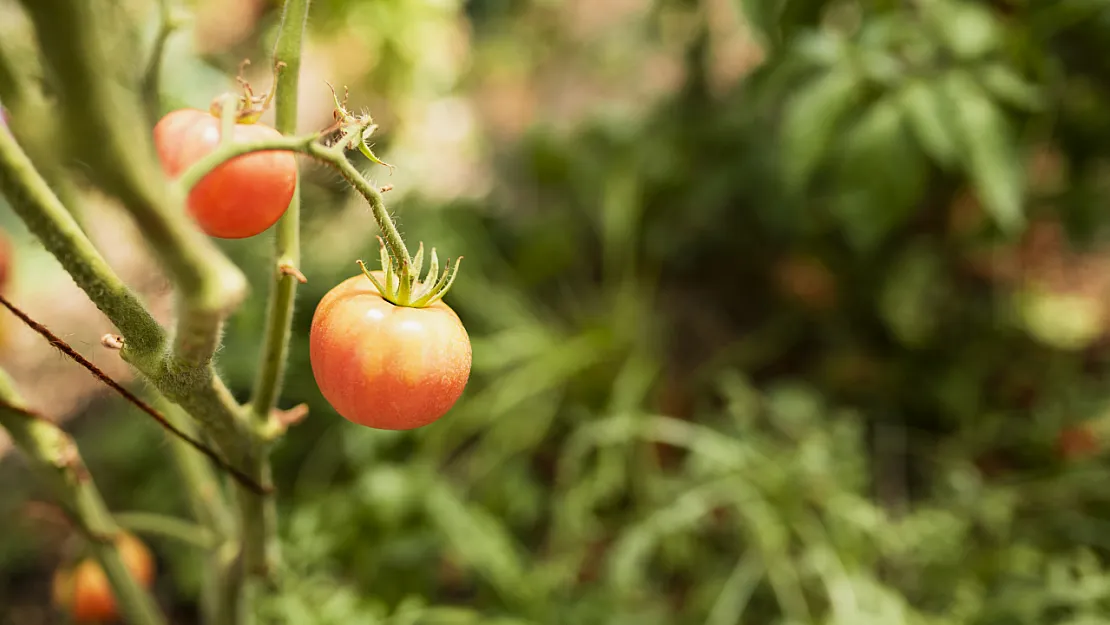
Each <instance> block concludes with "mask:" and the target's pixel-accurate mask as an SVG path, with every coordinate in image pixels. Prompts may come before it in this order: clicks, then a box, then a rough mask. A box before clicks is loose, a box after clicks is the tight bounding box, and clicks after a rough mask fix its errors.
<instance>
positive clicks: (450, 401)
mask: <svg viewBox="0 0 1110 625" xmlns="http://www.w3.org/2000/svg"><path fill="white" fill-rule="evenodd" d="M423 256H424V250H423V245H421V247H420V250H419V251H418V252H417V254H416V256H415V257H414V259H413V261H412V264H411V265H410V266H409V267H408V268H407V269H406V268H405V267H402V272H403V273H401V274H400V275H398V274H397V273H395V272H394V271H393V266H392V260H391V259H390V258H389V257H388V256H387V254H386V251H385V248H384V246H383V248H382V265H383V267H385V268H386V269H385V271H374V272H371V271H369V270H368V269H367V268H366V266H365V265H363V264H362V261H359V266H360V267H361V268H362V272H363V273H362V275H357V276H354V277H352V278H349V279H347V280H345V281H343V282H341V283H340V284H339V285H337V286H336V287H335V288H333V289H332V290H331V291H329V292H328V293H327V295H325V296H324V297H323V299H321V300H320V303H319V305H318V306H317V307H316V312H315V314H314V315H313V318H312V329H311V330H310V333H309V358H310V360H311V364H312V373H313V375H314V377H315V378H316V383H317V385H318V386H319V387H320V392H321V393H322V394H323V395H324V398H325V399H326V400H327V401H328V403H330V404H331V406H332V407H333V408H335V410H336V412H338V413H339V414H340V415H341V416H342V417H344V418H345V419H347V420H348V421H351V422H353V423H357V424H359V425H364V426H367V427H371V428H376V429H382V430H411V429H414V428H418V427H422V426H425V425H428V424H430V423H432V422H434V421H437V420H439V418H440V417H442V416H443V415H444V414H446V413H447V411H448V410H450V409H451V407H452V406H454V405H455V402H456V401H458V399H459V397H460V396H461V395H462V392H463V389H464V388H465V387H466V383H467V381H468V379H469V377H470V365H471V347H470V337H469V336H468V335H467V332H466V328H464V327H463V324H462V321H461V320H460V319H459V317H458V315H456V314H455V311H453V310H452V309H451V308H450V307H449V306H448V305H447V304H445V303H444V302H443V301H442V297H443V295H444V294H445V293H446V292H447V290H448V289H450V287H451V284H452V283H453V281H454V276H455V275H456V274H457V272H458V261H456V263H455V266H454V269H451V268H450V262H448V263H446V266H445V267H444V273H443V274H442V275H441V274H440V273H439V262H438V260H437V258H436V253H435V250H434V249H433V250H432V253H431V271H430V273H429V276H428V277H427V278H426V279H425V280H423V281H419V280H416V279H415V278H414V277H413V276H418V275H419V273H420V268H421V261H422V260H423Z"/></svg>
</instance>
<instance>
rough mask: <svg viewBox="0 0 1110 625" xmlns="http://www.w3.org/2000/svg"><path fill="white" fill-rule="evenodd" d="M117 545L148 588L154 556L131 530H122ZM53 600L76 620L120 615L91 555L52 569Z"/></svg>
mask: <svg viewBox="0 0 1110 625" xmlns="http://www.w3.org/2000/svg"><path fill="white" fill-rule="evenodd" d="M116 547H117V548H118V549H119V552H120V558H121V559H122V560H123V564H124V566H126V567H127V570H128V571H130V572H131V575H133V576H134V577H135V580H136V581H137V582H139V585H140V586H142V587H143V588H149V587H150V585H151V584H152V583H153V582H154V558H153V556H152V555H151V553H150V550H149V549H147V547H146V545H144V544H143V543H142V541H140V540H139V539H138V538H136V537H135V536H133V535H132V534H128V533H123V534H121V535H120V537H119V539H118V540H117V541H116ZM54 603H55V604H56V605H58V606H59V607H62V608H64V609H66V610H67V611H68V612H69V613H70V616H71V617H72V618H73V620H74V622H77V623H103V622H108V621H114V620H116V619H118V618H119V616H120V615H119V608H118V607H117V605H116V599H115V595H114V594H113V593H112V586H111V584H110V583H109V582H108V576H107V575H105V574H104V570H103V569H101V568H100V565H99V564H98V563H97V562H96V560H93V559H92V558H86V559H84V560H82V561H81V562H79V563H78V564H77V566H76V567H74V568H73V569H61V570H59V571H58V572H57V573H55V575H54Z"/></svg>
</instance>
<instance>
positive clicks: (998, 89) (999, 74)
mask: <svg viewBox="0 0 1110 625" xmlns="http://www.w3.org/2000/svg"><path fill="white" fill-rule="evenodd" d="M975 75H976V77H977V78H978V79H979V81H980V82H981V83H982V85H983V86H984V87H986V89H987V91H989V92H990V93H991V94H992V95H994V97H996V98H998V99H999V100H1001V101H1002V102H1005V103H1007V104H1010V105H1012V106H1015V107H1018V108H1020V109H1023V110H1027V111H1036V110H1041V109H1042V108H1044V105H1045V98H1044V95H1043V94H1042V93H1041V89H1040V88H1039V87H1038V86H1037V85H1034V84H1032V83H1030V82H1029V81H1027V80H1026V79H1025V78H1023V77H1022V76H1021V74H1019V73H1018V72H1017V71H1016V70H1014V68H1012V67H1010V66H1008V65H1005V64H1003V63H988V64H986V65H983V66H982V67H979V68H977V69H976V70H975Z"/></svg>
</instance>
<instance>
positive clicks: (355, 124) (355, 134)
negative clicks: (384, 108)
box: [320, 82, 395, 174]
mask: <svg viewBox="0 0 1110 625" xmlns="http://www.w3.org/2000/svg"><path fill="white" fill-rule="evenodd" d="M327 85H328V88H329V89H331V98H332V101H334V102H335V110H333V111H332V117H333V118H334V120H335V121H334V123H332V125H331V126H328V127H327V128H325V129H324V130H323V131H322V132H321V133H320V134H322V135H328V134H331V133H335V132H338V133H339V138H338V139H336V141H335V143H334V144H333V145H334V146H335V147H336V148H337V149H340V150H354V149H356V148H357V149H358V151H359V152H362V155H363V156H365V157H366V158H368V159H370V160H371V161H372V162H373V163H374V164H376V165H381V166H382V167H388V168H389V173H391V174H392V173H393V170H394V169H395V168H394V167H393V165H390V164H389V163H387V162H385V161H383V160H382V159H380V158H378V157H377V155H376V154H374V151H373V150H371V149H370V145H369V144H368V143H366V140H367V139H369V138H370V136H371V135H373V134H374V131H375V130H377V129H378V125H377V124H375V123H374V118H373V117H371V116H370V114H369V113H360V114H358V115H356V114H354V113H352V112H350V111H349V110H347V98H348V96H349V95H350V92H348V91H347V88H346V87H343V100H342V101H340V99H339V94H337V93H336V92H335V87H333V86H332V84H331V83H330V82H329V83H327Z"/></svg>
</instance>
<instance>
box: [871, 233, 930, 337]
mask: <svg viewBox="0 0 1110 625" xmlns="http://www.w3.org/2000/svg"><path fill="white" fill-rule="evenodd" d="M943 278H944V269H943V266H942V265H941V262H940V258H938V257H937V255H936V253H935V252H934V251H933V250H932V248H930V247H929V246H927V245H924V244H923V245H915V246H912V247H910V248H908V249H907V250H905V251H904V252H903V253H902V254H901V256H900V257H899V258H898V259H897V260H896V261H895V263H894V266H893V267H892V268H891V270H890V272H889V273H888V274H887V276H886V282H885V284H884V285H883V290H882V292H881V293H880V295H879V312H880V315H881V316H882V319H883V322H884V323H886V325H887V327H889V328H890V330H891V332H893V333H894V335H895V336H896V337H897V338H898V340H899V341H901V342H902V344H903V345H907V346H910V347H916V346H919V345H922V344H924V343H926V342H927V341H928V340H929V338H931V337H932V336H933V333H934V330H935V328H936V321H937V319H939V318H940V315H938V314H937V310H936V306H937V304H938V302H939V301H940V300H941V298H942V297H943V295H944V293H943V284H942V280H943Z"/></svg>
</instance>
